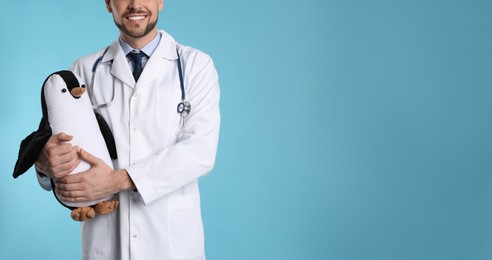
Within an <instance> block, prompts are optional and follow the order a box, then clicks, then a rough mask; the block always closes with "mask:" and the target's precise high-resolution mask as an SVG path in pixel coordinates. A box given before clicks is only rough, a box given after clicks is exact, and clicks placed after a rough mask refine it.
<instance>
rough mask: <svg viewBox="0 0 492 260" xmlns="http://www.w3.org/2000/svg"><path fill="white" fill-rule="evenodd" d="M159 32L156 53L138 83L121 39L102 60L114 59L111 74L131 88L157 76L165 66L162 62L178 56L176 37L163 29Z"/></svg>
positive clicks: (110, 47) (148, 62)
mask: <svg viewBox="0 0 492 260" xmlns="http://www.w3.org/2000/svg"><path fill="white" fill-rule="evenodd" d="M158 32H159V33H160V34H161V40H160V42H159V45H157V48H156V49H155V51H154V53H153V54H152V56H151V57H150V58H149V60H148V61H147V64H146V65H145V68H144V70H143V72H142V75H140V78H139V81H138V82H137V84H135V80H134V79H133V76H132V72H131V70H130V67H129V66H128V61H127V59H126V56H125V54H124V53H123V50H122V48H121V45H120V43H119V39H117V40H116V41H115V42H113V43H112V44H111V45H110V46H109V49H108V51H107V53H106V54H105V55H104V57H103V59H102V60H101V62H110V61H112V62H113V64H112V66H111V74H113V75H114V76H115V77H117V78H118V79H120V80H121V81H123V82H124V83H125V84H126V85H128V86H130V87H131V88H133V87H134V86H136V85H145V84H146V83H148V82H150V81H152V80H154V79H155V78H157V76H158V75H159V72H158V71H156V70H159V69H161V70H162V69H163V68H164V64H162V63H164V61H165V60H176V59H177V58H178V56H177V54H176V45H177V43H176V41H175V40H174V38H173V37H172V36H171V35H169V34H168V33H167V32H165V31H163V30H159V31H158Z"/></svg>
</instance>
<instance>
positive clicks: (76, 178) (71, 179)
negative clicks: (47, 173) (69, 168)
mask: <svg viewBox="0 0 492 260" xmlns="http://www.w3.org/2000/svg"><path fill="white" fill-rule="evenodd" d="M83 177H84V176H83V175H82V174H71V175H67V176H64V177H62V178H60V179H58V180H57V183H56V184H57V185H70V184H77V183H82V182H84V179H83Z"/></svg>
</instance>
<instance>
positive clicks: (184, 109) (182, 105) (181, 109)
mask: <svg viewBox="0 0 492 260" xmlns="http://www.w3.org/2000/svg"><path fill="white" fill-rule="evenodd" d="M108 50H109V47H107V48H106V50H105V51H104V53H103V54H102V55H101V57H99V58H98V59H97V60H96V62H94V65H93V66H92V85H91V86H92V88H93V89H95V82H96V74H97V73H96V72H97V68H98V67H99V64H100V63H101V61H102V59H103V58H104V55H106V52H108ZM176 54H177V55H178V60H177V63H178V73H179V84H180V87H181V102H179V104H178V107H177V111H178V113H180V114H181V115H182V116H183V117H185V116H187V115H188V114H189V113H190V111H191V104H190V102H188V101H187V100H186V93H185V88H184V83H183V82H184V80H183V70H182V68H181V66H182V65H181V56H180V55H179V51H178V49H176ZM91 92H93V91H91ZM114 95H115V84H114V80H113V95H112V97H111V100H110V101H109V102H105V103H102V104H94V101H93V99H92V98H91V101H92V102H93V105H92V108H93V109H97V108H105V107H108V106H110V105H111V104H112V103H113V101H114Z"/></svg>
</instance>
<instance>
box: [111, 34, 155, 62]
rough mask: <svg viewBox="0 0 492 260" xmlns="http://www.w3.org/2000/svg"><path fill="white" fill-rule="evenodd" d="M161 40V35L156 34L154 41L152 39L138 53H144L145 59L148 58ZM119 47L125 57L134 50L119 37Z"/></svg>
mask: <svg viewBox="0 0 492 260" xmlns="http://www.w3.org/2000/svg"><path fill="white" fill-rule="evenodd" d="M161 38H162V36H161V33H160V32H157V35H156V36H155V37H154V39H152V41H150V42H149V43H147V45H145V46H144V47H143V48H142V49H140V51H142V52H143V53H145V55H147V57H150V56H151V55H152V53H153V52H154V51H155V49H156V48H157V45H159V41H160V40H161ZM120 46H121V49H123V53H124V54H125V56H126V55H128V53H130V52H131V51H133V50H134V48H133V47H132V46H130V45H129V44H128V43H127V42H125V41H124V40H123V39H122V38H121V37H120Z"/></svg>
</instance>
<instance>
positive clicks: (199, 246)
mask: <svg viewBox="0 0 492 260" xmlns="http://www.w3.org/2000/svg"><path fill="white" fill-rule="evenodd" d="M168 214H169V248H170V253H171V256H173V257H174V258H192V257H197V256H201V255H203V254H204V241H203V223H202V218H201V212H200V197H199V195H198V193H192V194H186V195H182V194H181V193H179V192H175V193H174V194H172V195H170V197H169V198H168Z"/></svg>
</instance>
